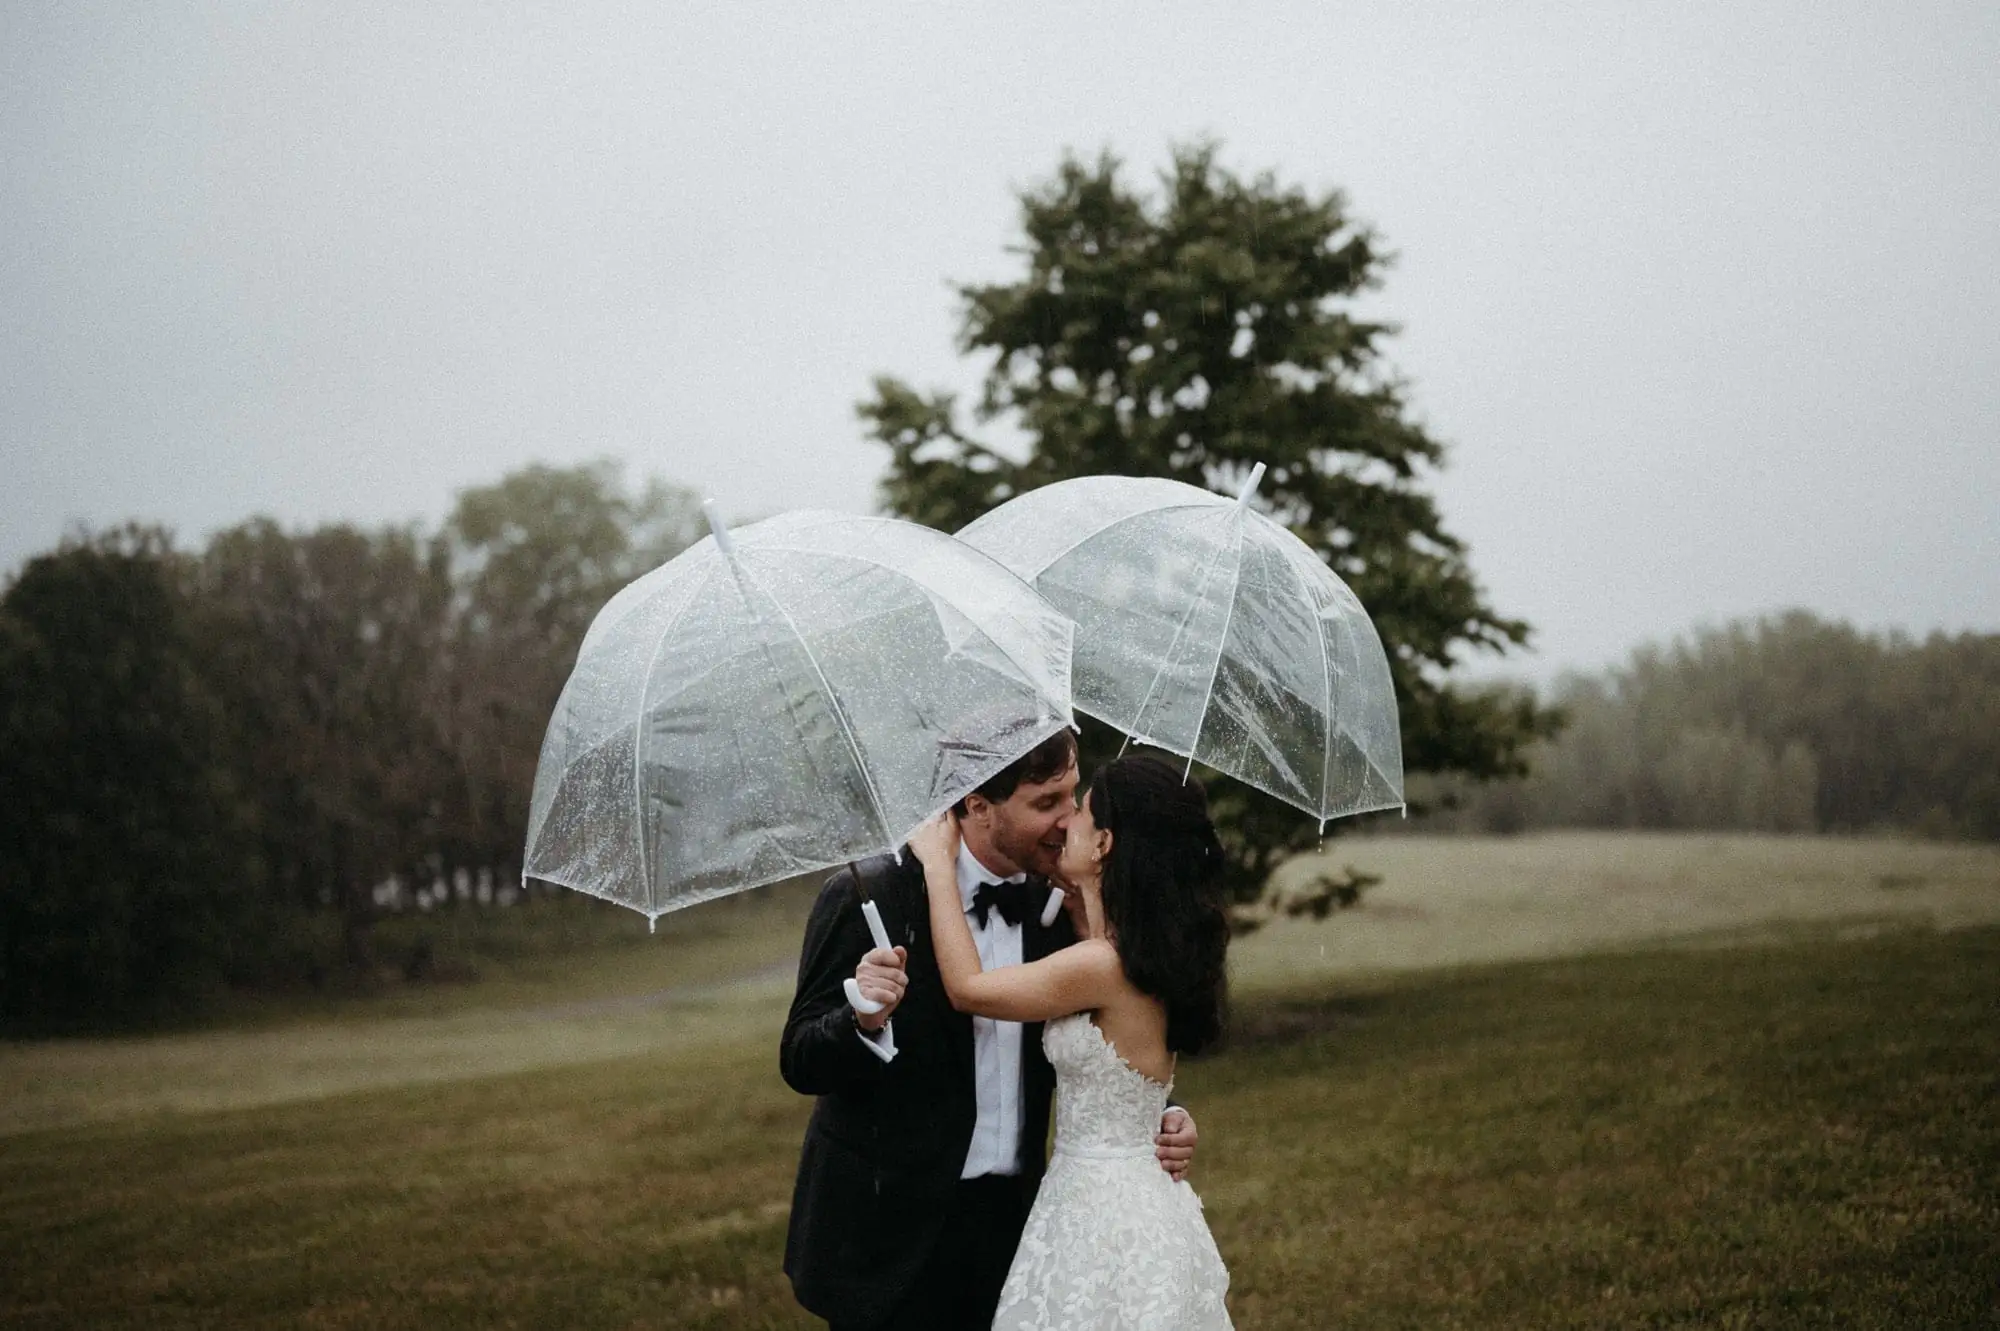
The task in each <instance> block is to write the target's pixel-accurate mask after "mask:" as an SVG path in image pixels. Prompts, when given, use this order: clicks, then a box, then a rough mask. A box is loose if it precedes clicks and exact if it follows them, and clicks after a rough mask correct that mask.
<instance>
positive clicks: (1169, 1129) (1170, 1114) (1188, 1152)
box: [1153, 1105, 1196, 1183]
mask: <svg viewBox="0 0 2000 1331" xmlns="http://www.w3.org/2000/svg"><path fill="white" fill-rule="evenodd" d="M1195 1136H1196V1133H1195V1130H1194V1115H1192V1114H1190V1113H1188V1111H1187V1110H1185V1109H1182V1108H1181V1107H1180V1106H1179V1105H1175V1106H1173V1107H1172V1108H1170V1109H1168V1110H1167V1112H1166V1113H1164V1114H1162V1115H1160V1132H1159V1135H1158V1136H1156V1137H1154V1138H1153V1154H1154V1155H1156V1156H1158V1157H1159V1158H1160V1168H1162V1169H1164V1170H1166V1171H1167V1175H1168V1177H1170V1178H1171V1179H1173V1181H1174V1182H1176V1183H1179V1182H1180V1181H1181V1180H1182V1179H1184V1178H1186V1177H1187V1171H1188V1165H1189V1164H1190V1163H1192V1162H1193V1160H1194V1141H1195Z"/></svg>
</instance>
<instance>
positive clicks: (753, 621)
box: [522, 511, 1073, 921]
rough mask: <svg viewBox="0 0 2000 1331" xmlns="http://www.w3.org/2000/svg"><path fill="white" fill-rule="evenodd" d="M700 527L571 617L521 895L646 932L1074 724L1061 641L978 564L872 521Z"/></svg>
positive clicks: (870, 846)
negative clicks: (644, 927)
mask: <svg viewBox="0 0 2000 1331" xmlns="http://www.w3.org/2000/svg"><path fill="white" fill-rule="evenodd" d="M710 521H711V525H712V526H713V527H714V529H715V535H714V536H711V537H709V538H707V539H705V540H703V541H702V542H701V543H700V544H698V545H696V546H694V547H692V548H690V549H689V550H687V551H685V552H683V553H682V554H681V555H679V556H678V557H676V558H675V559H673V560H672V561H670V562H668V563H666V564H663V565H661V566H660V567H659V568H657V569H654V570H653V571H652V572H651V573H648V574H646V575H645V576H644V577H642V578H640V579H638V580H637V581H636V582H633V583H632V584H631V585H630V586H628V587H626V588H625V589H624V590H622V591H620V592H619V593H618V594H617V595H616V596H614V597H612V598H611V600H610V601H609V602H607V603H606V604H605V606H604V608H603V609H602V610H601V611H599V612H598V615H597V618H596V620H595V621H594V622H593V623H592V624H591V626H590V631H589V633H588V634H587V635H586V636H585V638H584V641H583V646H582V648H581V649H580V650H579V652H578V653H577V661H576V666H575V669H574V670H573V671H572V672H571V674H570V678H569V682H568V683H567V684H566V685H565V686H564V688H563V692H562V698H561V700H560V701H559V702H558V703H557V704H556V710H555V714H554V716H553V717H552V718H551V719H550V721H549V728H548V734H547V736H546V737H545V738H544V739H543V741H542V753H541V761H540V766H539V767H538V768H537V769H536V772H535V787H534V795H533V799H532V802H531V804H530V807H529V813H528V843H527V850H526V853H525V856H524V859H523V865H522V877H523V878H524V879H525V878H539V879H543V880H546V881H548V882H553V883H561V884H563V885H564V886H567V887H572V888H575V889H577V890H578V891H581V892H588V893H590V894H591V895H592V896H598V897H603V898H605V899H606V900H609V901H615V902H617V903H619V904H620V905H624V906H629V907H631V908H632V909H633V910H636V911H640V912H642V913H643V914H645V916H646V917H647V918H648V919H649V920H654V921H657V920H658V918H659V917H660V916H661V915H663V914H665V913H666V912H668V911H670V910H676V909H679V908H680V907H682V906H688V905H692V904H694V903H696V902H699V901H706V900H708V899H710V898H712V897H718V896H722V895H724V894H726V893H730V892H735V891H739V890H741V889H744V888H748V887H754V886H756V885H757V884H760V883H768V882H773V881H775V880H777V879H780V878H786V877H790V876H792V875H794V874H801V873H806V872H809V871H812V870H816V869H824V868H828V867H830V866H833V865H837V864H841V863H843V862H846V861H849V860H853V859H857V858H859V857H861V856H863V855H869V854H876V853H881V852H885V851H892V850H895V849H896V848H897V847H899V846H901V845H902V843H903V842H904V840H905V839H907V837H908V836H909V834H910V833H911V832H912V831H914V830H915V829H916V828H917V826H918V825H919V824H921V823H922V822H923V821H924V820H925V819H927V818H929V817H930V816H931V815H933V814H935V813H936V812H938V811H939V810H940V809H943V808H946V807H948V806H949V805H951V804H952V803H954V802H955V801H957V800H958V799H960V798H961V797H963V796H964V795H966V794H968V793H969V792H971V791H972V790H973V789H974V788H976V787H977V786H978V785H979V784H980V783H981V782H983V781H984V780H985V779H986V778H987V777H989V776H991V775H993V773H995V772H997V771H998V770H999V769H1000V768H1002V767H1004V766H1006V765H1007V764H1008V763H1009V762H1011V761H1013V760H1014V759H1015V758H1017V757H1019V756H1020V755H1021V754H1023V753H1025V752H1027V750H1028V749H1030V748H1032V747H1033V746H1034V745H1035V744H1037V743H1039V742H1040V741H1041V740H1043V739H1044V738H1046V737H1047V736H1049V735H1051V734H1053V733H1055V732H1056V731H1057V730H1059V729H1061V728H1062V727H1063V726H1065V725H1069V724H1070V723H1071V719H1072V718H1071V713H1070V679H1069V671H1070V646H1071V637H1072V633H1073V626H1072V625H1071V623H1070V622H1069V620H1068V619H1066V618H1064V617H1063V616H1062V615H1061V614H1058V613H1057V612H1056V611H1054V610H1053V609H1051V608H1050V607H1049V606H1048V605H1047V603H1045V602H1044V601H1043V600H1042V599H1041V598H1040V597H1038V596H1037V595H1036V594H1035V593H1034V592H1033V591H1032V590H1030V589H1029V588H1028V587H1027V586H1026V585H1025V584H1024V583H1022V582H1021V581H1020V580H1019V579H1017V578H1015V577H1014V576H1013V575H1012V574H1010V573H1008V572H1007V571H1006V570H1005V569H1004V568H1002V567H1000V566H999V565H998V564H996V563H995V562H994V561H992V560H990V559H988V558H987V557H986V556H984V555H981V554H979V553H977V552H975V551H973V550H972V549H970V548H969V547H966V546H963V545H960V544H959V543H958V542H957V541H955V540H953V539H952V538H951V537H949V536H946V535H944V534H942V533H939V532H935V531H931V530H929V529H928V528H924V527H919V526H916V525H914V524H911V523H907V522H897V521H893V520H890V519H885V518H864V517H853V516H849V515H845V514H838V513H816V512H798V513H787V514H784V515H781V516H779V517H775V518H771V519H769V520H767V521H764V522H759V523H755V524H753V525H750V526H747V527H744V528H742V529H741V530H739V531H736V532H733V533H732V532H727V531H725V530H724V529H723V528H722V527H721V525H720V524H719V523H716V522H715V519H714V516H713V513H712V511H711V516H710Z"/></svg>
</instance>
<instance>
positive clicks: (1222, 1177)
mask: <svg viewBox="0 0 2000 1331" xmlns="http://www.w3.org/2000/svg"><path fill="white" fill-rule="evenodd" d="M1330 858H1331V859H1332V860H1333V861H1334V863H1335V864H1336V866H1337V865H1338V864H1340V863H1354V864H1356V865H1358V866H1360V867H1363V868H1368V869H1371V870H1375V871H1379V872H1383V873H1384V874H1385V875H1386V881H1385V882H1384V883H1383V885H1382V886H1381V887H1380V888H1379V889H1377V890H1375V891H1373V892H1371V893H1370V894H1369V895H1368V897H1367V898H1366V899H1365V900H1364V902H1363V904H1362V906H1361V907H1360V908H1358V909H1356V910H1351V911H1345V912H1341V913H1340V914H1337V915H1336V916H1334V917H1333V918H1332V919H1331V920H1328V921H1326V922H1324V923H1321V924H1308V923H1304V922H1297V921H1289V920H1287V921H1280V922H1279V923H1276V924H1274V925H1272V926H1270V927H1269V928H1268V929H1266V930H1264V931H1262V932H1260V933H1258V934H1256V935H1253V936H1252V937H1250V938H1249V939H1246V940H1243V941H1242V942H1240V943H1239V944H1238V947H1237V950H1236V953H1235V955H1234V956H1233V958H1232V967H1233V970H1234V972H1235V974H1236V976H1237V981H1238V986H1237V987H1238V993H1239V1002H1238V1005H1237V1009H1236V1012H1235V1016H1234V1025H1233V1031H1234V1034H1233V1037H1232V1043H1231V1045H1230V1047H1229V1048H1227V1049H1226V1050H1225V1051H1223V1052H1221V1053H1219V1054H1217V1055H1216V1056H1214V1057H1212V1058H1208V1059H1204V1060H1201V1061H1199V1062H1193V1063H1189V1064H1187V1065H1185V1066H1184V1067H1183V1068H1182V1071H1181V1076H1180V1092H1181V1095H1182V1097H1183V1098H1184V1099H1185V1100H1186V1101H1187V1102H1188V1103H1189V1104H1190V1105H1191V1106H1192V1107H1193V1108H1194V1110H1195V1112H1196V1113H1197V1115H1198V1116H1199V1119H1200V1122H1201V1126H1202V1131H1203V1145H1202V1148H1201V1156H1200V1160H1199V1161H1198V1163H1197V1166H1196V1185H1197V1187H1198V1188H1199V1190H1200V1191H1201V1193H1202V1195H1203V1197H1204V1198H1205V1200H1206V1202H1207V1205H1208V1216H1209V1219H1210V1222H1211V1224H1212V1225H1213V1227H1214V1229H1215V1232H1216V1236H1217V1239H1218V1242H1219V1243H1220V1244H1221V1247H1222V1250H1223V1255H1224V1257H1225V1258H1226V1259H1227V1260H1228V1262H1229V1265H1230V1269H1231V1271H1232V1275H1233V1286H1232V1293H1231V1304H1232V1307H1233V1309H1234V1311H1235V1313H1236V1318H1237V1322H1238V1324H1239V1325H1241V1326H1244V1327H1246V1328H1252V1327H1279V1328H1318V1327H1328V1326H1355V1327H1402V1326H1409V1327H1418V1326H1421V1327H1425V1328H1432V1327H1452V1326H1466V1327H1565V1326H1574V1327H1603V1326H1648V1327H1664V1326H1679V1325H1690V1326H1692V1325H1701V1326H1752V1327H1773V1326H1775V1327H1784V1326H1798V1327H1808V1326H1839V1327H1850V1326H1852V1327H1869V1326H1879V1327H1902V1326H2000V1314H1996V1313H1995V1311H1994V1309H1995V1307H1996V1304H2000V1301H1996V1299H1995V1297H1994V1294H1993V1291H1995V1290H2000V1113H1996V1111H1995V1110H1994V1109H1993V1108H1992V1106H1993V1105H1994V1104H1996V1103H2000V927H1996V926H2000V848H1994V847H1965V846H1947V845H1928V844H1923V843H1907V842H1873V841H1837V840H1831V839H1825V840H1815V839H1789V838H1773V837H1764V838H1757V837H1644V836H1548V837H1523V838H1514V839H1508V840H1491V839H1484V840H1482V839H1474V838H1465V839H1457V838H1448V839H1440V838H1403V837H1399V838H1380V839H1376V838H1366V839H1362V838H1357V839H1354V840H1351V841H1340V842H1336V843H1331V849H1330ZM1304 867H1307V866H1304V865H1301V866H1299V868H1304ZM1293 872H1297V869H1294V870H1293ZM804 914H805V895H804V893H803V891H802V890H801V889H799V888H798V887H796V886H791V887H782V888H777V889H773V890H771V891H769V892H762V893H756V894H751V895H750V896H748V897H746V898H742V899H736V900H732V901H728V902H720V903H714V904H711V905H709V906H704V907H701V908H699V909H696V910H691V911H687V912H682V913H678V914H676V915H672V916H668V917H666V918H664V919H662V920H661V922H660V937H658V938H648V937H647V935H646V933H645V926H644V922H643V921H641V920H638V919H637V918H636V917H630V916H626V915H622V914H618V913H615V912H610V911H609V910H608V908H599V907H597V906H595V905H594V904H593V903H587V902H567V903H559V902H539V903H535V905H534V907H533V908H516V910H515V911H511V912H488V913H483V914H481V913H471V912H468V913H466V914H464V915H447V916H443V917H437V916H433V917H425V918H407V919H405V920H403V921H399V922H395V923H393V924H392V925H391V926H390V927H389V928H387V929H385V931H384V934H383V940H382V941H383V944H384V951H385V953H387V954H389V955H393V954H394V952H395V950H396V949H397V948H399V947H403V946H406V945H407V944H408V943H409V942H410V941H412V939H413V938H414V936H415V933H416V932H418V931H422V930H426V929H428V930H432V931H434V932H435V933H436V935H437V943H436V955H437V956H438V957H439V958H440V959H441V960H442V961H444V962H446V963H448V965H447V966H446V967H445V969H446V970H447V972H448V973H449V974H452V975H455V976H457V977H458V978H457V979H455V980H453V981H451V982H448V983H428V984H405V983H402V982H400V981H398V980H395V979H394V978H388V979H385V981H384V982H383V983H381V984H379V985H376V986H373V987H371V988H367V989H365V990H363V991H362V992H358V993H340V994H318V995H293V996H289V997H286V998H284V999H283V1000H281V1001H278V1002H273V1003H267V1004H264V1005H261V1006H259V1007H257V1008H255V1009H252V1010H247V1011H238V1012H235V1013H230V1014H225V1019H223V1020H220V1021H211V1022H210V1023H209V1024H208V1025H206V1026H205V1027H203V1028H200V1029H191V1030H181V1031H177V1032H173V1033H168V1034H157V1035H152V1036H147V1037H143V1038H140V1037H134V1038H125V1039H116V1040H68V1041H44V1042H32V1043H22V1042H16V1043H0V1326H13V1325H21V1326H106V1327H118V1326H148V1327H151V1326H167V1327H174V1326H187V1327H197V1326H199V1327H234V1326H325V1327H401V1326H409V1327H453V1326H482V1327H483V1326H518V1327H556V1326H561V1327H571V1326H574V1327H642V1326H644V1327H653V1326H657V1327H681V1326H690V1327H797V1326H810V1325H815V1323H813V1322H811V1321H810V1320H809V1319H807V1318H805V1317H804V1316H803V1314H801V1313H800V1312H799V1310H798V1309H797V1308H796V1307H795V1306H794V1304H793V1303H792V1300H791V1296H790V1291H789V1289H788V1288H787V1286H786V1284H785V1282H784V1278H783V1276H782V1274H781V1273H780V1271H779V1261H780V1253H781V1250H782V1243H783V1235H784V1225H785V1217H786V1212H787V1203H788V1199H789V1196H790V1187H791V1177H792V1170H793V1166H794V1163H795V1160H796V1153H797V1148H798V1141H799V1134H800V1132H801V1130H802V1128H803V1124H804V1120H805V1115H806V1113H807V1110H808V1108H809V1105H808V1103H807V1102H806V1101H805V1100H803V1099H801V1098H800V1097H798V1096H796V1095H793V1094H792V1093H791V1092H790V1091H789V1090H787V1089H786V1088H785V1087H784V1085H783V1083H782V1082H781V1081H780V1080H779V1079H778V1076H777V1069H776V1041H777V1032H778V1027H779V1024H780V1023H781V1021H782V1016H783V1010H784V1002H785V998H786V996H787V994H788V992H789V975H788V973H787V972H788V968H789V964H790V962H791V961H792V959H793V957H794V955H795V951H796V948H797V941H798V932H799V929H800V927H801V925H802V924H803V921H804ZM1621 949H1622V950H1621ZM1592 953H1595V955H1591V954H1592ZM1551 957H1554V958H1563V959H1556V960H1549V959H1546V958H1551ZM1522 958H1542V959H1539V960H1522Z"/></svg>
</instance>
